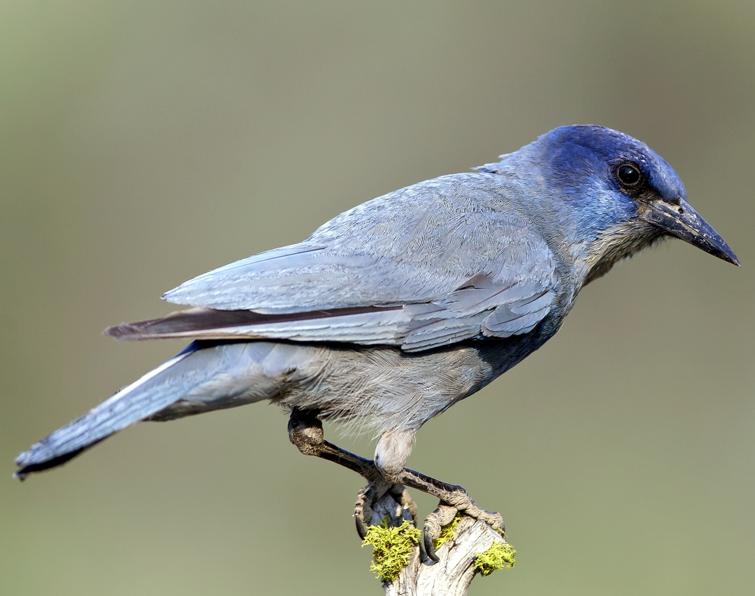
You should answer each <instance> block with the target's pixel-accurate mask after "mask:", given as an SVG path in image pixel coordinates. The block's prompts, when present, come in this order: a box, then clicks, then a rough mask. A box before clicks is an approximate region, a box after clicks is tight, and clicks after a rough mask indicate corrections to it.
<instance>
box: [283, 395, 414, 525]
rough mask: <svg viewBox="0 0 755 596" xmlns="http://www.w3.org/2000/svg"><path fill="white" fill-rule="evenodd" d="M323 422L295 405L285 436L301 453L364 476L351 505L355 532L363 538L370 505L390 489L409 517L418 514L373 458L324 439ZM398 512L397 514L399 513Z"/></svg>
mask: <svg viewBox="0 0 755 596" xmlns="http://www.w3.org/2000/svg"><path fill="white" fill-rule="evenodd" d="M324 437H325V433H324V432H323V428H322V422H321V421H320V419H319V418H318V417H317V415H316V414H315V413H314V412H311V411H306V410H300V409H297V408H294V409H293V410H292V411H291V417H290V418H289V421H288V438H289V440H290V441H291V442H292V443H293V444H294V445H295V446H296V448H297V449H298V450H299V451H300V452H301V453H303V454H304V455H313V456H315V457H320V458H322V459H326V460H328V461H332V462H334V463H337V464H339V465H341V466H344V467H345V468H348V469H349V470H352V471H353V472H356V473H357V474H359V475H361V476H363V477H364V478H365V479H366V480H367V481H368V484H367V486H365V487H364V488H363V489H362V490H360V491H359V494H358V495H357V502H356V505H355V506H354V519H355V523H356V527H357V533H358V534H359V536H360V538H364V536H365V534H366V532H367V526H368V525H369V524H370V523H371V520H372V517H373V510H372V507H373V505H374V504H375V503H376V502H377V501H379V500H380V498H381V497H383V496H384V495H385V494H386V492H390V493H391V496H392V497H393V499H394V501H395V502H396V503H398V504H399V506H400V509H401V510H402V512H406V513H407V514H408V515H409V516H410V517H411V519H414V517H415V516H416V514H417V507H416V505H415V504H414V502H413V501H412V499H411V497H410V496H409V493H408V492H407V491H406V489H404V487H403V486H400V485H395V484H391V483H390V482H388V481H386V479H385V478H384V477H383V475H382V474H381V473H380V471H379V470H378V468H377V467H375V464H374V462H373V461H372V460H369V459H366V458H364V457H360V456H359V455H357V454H355V453H351V452H350V451H347V450H346V449H342V448H341V447H338V446H337V445H334V444H333V443H330V442H328V441H326V440H325V438H324ZM402 516H403V515H399V516H398V517H402Z"/></svg>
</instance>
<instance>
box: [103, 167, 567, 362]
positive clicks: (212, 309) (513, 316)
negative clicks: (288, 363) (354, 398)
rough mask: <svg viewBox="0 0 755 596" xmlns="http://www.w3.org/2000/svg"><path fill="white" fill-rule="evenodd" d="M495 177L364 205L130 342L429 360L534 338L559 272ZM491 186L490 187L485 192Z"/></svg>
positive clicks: (193, 287) (228, 274) (222, 281)
mask: <svg viewBox="0 0 755 596" xmlns="http://www.w3.org/2000/svg"><path fill="white" fill-rule="evenodd" d="M489 181H490V178H489V175H488V174H458V175H454V176H446V177H442V178H439V179H436V180H431V181H428V182H425V183H420V184H417V185H414V186H412V187H408V188H406V189H403V190H401V191H397V192H396V193H393V194H391V195H386V196H385V197H381V198H378V199H374V200H373V201H369V202H367V203H364V204H362V205H360V206H358V207H356V208H354V209H352V210H350V211H347V212H345V213H343V214H341V215H340V216H338V217H336V218H335V219H333V220H331V221H330V222H328V223H327V224H325V225H324V226H322V227H321V228H320V229H318V230H317V231H316V232H315V233H314V234H313V235H312V236H311V237H310V238H309V239H307V240H306V241H304V242H302V243H300V244H294V245H291V246H286V247H282V248H278V249H274V250H271V251H268V252H264V253H261V254H259V255H254V256H251V257H248V258H246V259H242V260H240V261H237V262H235V263H231V264H230V265H226V266H224V267H220V268H219V269H215V270H214V271H210V272H209V273H205V274H203V275H200V276H198V277H196V278H194V279H192V280H189V281H187V282H185V283H183V284H181V285H180V286H178V287H177V288H175V289H173V290H171V291H169V292H167V293H166V294H165V295H164V298H165V299H166V300H168V301H170V302H174V303H178V304H185V305H189V306H193V307H196V308H193V309H189V310H186V311H181V312H178V313H173V314H171V315H168V316H167V317H164V318H162V319H156V320H152V321H142V322H139V323H130V324H123V325H118V326H115V327H112V328H110V329H109V330H108V331H107V333H109V334H110V335H113V336H116V337H120V338H124V339H146V338H153V337H186V338H205V339H235V338H238V339H242V338H270V339H286V340H293V341H307V342H342V343H353V344H363V345H374V344H382V345H395V346H400V347H401V348H402V349H403V350H405V351H420V350H428V349H433V348H437V347H440V346H444V345H449V344H452V343H455V342H459V341H464V340H466V339H470V338H484V337H508V336H511V335H517V334H522V333H527V332H529V331H531V330H532V329H533V328H534V327H535V326H536V325H538V324H539V323H540V321H542V320H543V318H545V317H546V316H547V315H548V313H549V312H550V311H551V309H552V308H553V305H554V304H555V302H556V300H557V297H558V277H557V275H556V261H555V259H554V257H553V255H552V253H551V251H550V248H549V247H548V245H547V244H546V242H545V240H544V239H543V238H542V236H541V235H540V234H539V233H538V231H537V229H536V228H534V226H533V225H532V224H531V222H530V221H529V220H528V219H527V217H525V216H524V215H523V214H522V212H521V209H520V208H516V209H515V208H506V200H505V199H506V197H505V195H502V194H501V191H500V189H495V190H491V189H490V188H489ZM486 185H487V186H486Z"/></svg>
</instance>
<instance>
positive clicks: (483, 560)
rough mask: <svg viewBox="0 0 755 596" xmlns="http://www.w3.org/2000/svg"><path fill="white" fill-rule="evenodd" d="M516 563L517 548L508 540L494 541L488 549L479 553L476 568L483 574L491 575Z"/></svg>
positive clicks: (475, 563)
mask: <svg viewBox="0 0 755 596" xmlns="http://www.w3.org/2000/svg"><path fill="white" fill-rule="evenodd" d="M515 563H516V550H515V549H514V547H513V546H511V545H510V544H508V543H507V542H498V541H496V542H494V543H493V544H492V545H491V546H490V548H489V549H488V550H486V551H485V552H483V553H480V554H479V555H477V557H476V558H475V561H474V568H475V569H476V570H477V571H479V572H480V573H481V574H482V575H490V574H491V573H493V572H494V571H498V570H499V569H503V568H504V567H513V566H514V564H515Z"/></svg>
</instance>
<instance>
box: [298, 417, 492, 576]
mask: <svg viewBox="0 0 755 596" xmlns="http://www.w3.org/2000/svg"><path fill="white" fill-rule="evenodd" d="M288 436H289V439H290V440H291V442H292V443H293V444H294V445H295V446H296V448H297V449H298V450H299V451H300V452H301V453H303V454H304V455H314V456H315V457H320V458H322V459H326V460H328V461H332V462H335V463H337V464H339V465H341V466H344V467H345V468H348V469H349V470H352V471H354V472H356V473H357V474H359V475H361V476H363V477H364V478H365V479H367V481H368V485H367V486H366V487H365V488H363V489H362V490H361V491H360V492H359V495H358V498H357V503H356V506H355V509H354V513H355V516H356V517H355V519H356V525H357V532H358V533H359V535H360V536H362V537H364V533H365V532H366V526H367V525H368V524H369V523H370V521H371V518H372V513H373V511H372V506H373V505H374V504H375V503H376V502H377V501H379V500H380V498H381V497H382V496H384V495H385V493H386V492H387V491H391V492H392V494H393V495H394V496H395V498H396V501H397V502H398V503H400V504H401V506H402V508H404V509H405V510H407V511H409V512H410V513H411V515H412V517H414V516H415V514H416V507H415V506H414V503H413V502H412V501H411V497H409V495H408V493H407V492H406V489H405V488H404V487H410V488H414V489H416V490H419V491H422V492H423V493H427V494H428V495H431V496H433V497H435V498H436V499H438V500H439V501H440V503H439V504H438V507H437V509H435V511H433V512H432V513H431V514H430V515H429V516H428V517H427V519H426V520H425V525H424V528H423V543H424V547H425V552H426V553H427V555H428V557H429V558H430V559H432V560H433V561H437V560H438V559H437V557H436V555H435V547H434V544H433V541H434V540H435V539H436V538H437V537H438V536H439V534H440V531H441V528H442V527H443V526H445V525H447V524H449V523H451V521H452V520H453V518H454V516H455V515H456V513H457V512H462V513H464V514H465V515H468V516H470V517H473V518H475V519H478V520H480V521H483V522H485V523H487V524H488V525H490V526H491V527H492V528H493V529H494V530H498V531H500V532H501V533H503V532H504V531H505V528H504V525H503V519H502V517H501V515H500V513H492V512H489V511H485V510H484V509H481V508H480V507H479V506H478V505H477V504H476V503H475V502H474V501H473V500H472V499H471V497H470V496H469V495H468V494H467V491H466V489H465V488H464V487H463V486H459V485H457V484H448V483H446V482H442V481H440V480H436V479H435V478H432V477H431V476H427V475H426V474H423V473H422V472H417V471H416V470H412V469H410V468H403V467H397V465H396V463H397V459H396V458H392V457H386V455H398V460H401V459H403V456H405V455H408V449H407V448H406V445H407V444H409V446H410V441H411V439H412V438H411V437H399V438H400V439H403V442H402V441H398V443H403V444H399V446H398V448H397V447H396V445H395V444H392V443H391V442H386V443H385V444H384V445H383V448H382V449H381V443H380V442H379V443H378V449H377V450H376V452H377V456H378V457H377V459H378V464H377V465H376V464H375V462H373V461H372V460H369V459H366V458H364V457H360V456H359V455H356V454H355V453H351V452H350V451H347V450H345V449H342V448H341V447H338V446H337V445H334V444H333V443H330V442H328V441H326V440H325V438H324V432H323V429H322V422H321V421H320V420H319V418H317V415H316V414H315V413H313V412H311V411H305V410H299V409H296V408H294V409H293V410H292V412H291V417H290V419H289V422H288ZM394 438H396V437H394ZM381 439H382V438H381ZM397 449H398V450H397ZM381 456H382V457H381Z"/></svg>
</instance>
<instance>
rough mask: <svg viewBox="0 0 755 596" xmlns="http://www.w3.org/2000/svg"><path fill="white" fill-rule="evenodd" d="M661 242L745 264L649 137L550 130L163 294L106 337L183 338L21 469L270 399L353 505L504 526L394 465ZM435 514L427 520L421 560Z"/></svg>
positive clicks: (455, 490)
mask: <svg viewBox="0 0 755 596" xmlns="http://www.w3.org/2000/svg"><path fill="white" fill-rule="evenodd" d="M670 236H674V237H676V238H681V239H682V240H685V241H686V242H689V243H690V244H692V245H694V246H697V247H698V248H701V249H702V250H704V251H706V252H708V253H710V254H712V255H715V256H717V257H720V258H721V259H724V260H725V261H728V262H730V263H733V264H735V265H738V261H737V257H736V256H735V255H734V252H733V251H732V250H731V248H729V246H728V245H727V244H726V242H725V241H724V240H723V239H722V238H721V236H719V235H718V233H716V231H715V230H714V229H713V228H712V227H711V226H710V225H709V224H708V223H706V222H705V220H703V219H702V217H701V216H700V215H699V214H698V213H697V212H696V211H695V209H694V208H693V207H692V206H691V205H690V204H689V203H688V202H687V193H686V191H685V188H684V185H683V184H682V182H681V180H680V179H679V177H678V176H677V175H676V173H675V172H674V170H673V169H672V168H671V166H670V165H669V164H668V163H666V161H665V160H664V159H663V158H662V157H661V156H659V155H658V154H657V153H655V152H654V151H653V150H652V149H650V148H649V147H648V146H647V145H645V144H644V143H642V142H640V141H638V140H636V139H634V138H632V137H630V136H628V135H626V134H623V133H621V132H617V131H615V130H611V129H608V128H604V127H601V126H594V125H575V126H563V127H560V128H556V129H554V130H552V131H550V132H548V133H546V134H545V135H543V136H541V137H539V138H538V139H537V140H535V141H534V142H532V143H530V144H528V145H526V146H524V147H522V148H521V149H519V150H518V151H515V152H513V153H509V154H507V155H503V156H501V158H500V160H499V161H497V162H494V163H489V164H486V165H483V166H480V167H478V168H476V171H474V172H468V173H460V174H452V175H448V176H441V177H439V178H435V179H433V180H428V181H425V182H420V183H418V184H414V185H412V186H409V187H407V188H404V189H401V190H397V191H395V192H392V193H389V194H387V195H385V196H382V197H379V198H376V199H373V200H371V201H368V202H366V203H363V204H361V205H359V206H357V207H354V208H353V209H351V210H349V211H346V212H345V213H342V214H340V215H338V216H337V217H335V218H334V219H332V220H331V221H329V222H327V223H325V224H324V225H323V226H321V227H320V228H319V229H317V230H316V231H315V232H314V233H313V234H312V235H311V236H310V237H309V238H307V239H306V240H304V241H303V242H300V243H298V244H294V245H291V246H286V247H283V248H277V249H273V250H270V251H268V252H264V253H262V254H259V255H254V256H251V257H248V258H246V259H242V260H240V261H237V262H235V263H231V264H230V265H226V266H224V267H220V268H219V269H216V270H214V271H211V272H209V273H205V274H204V275H200V276H199V277H196V278H194V279H192V280H190V281H187V282H185V283H183V284H181V285H180V286H178V287H177V288H175V289H174V290H171V291H169V292H167V293H166V294H165V296H164V298H165V299H166V300H168V301H169V302H173V303H176V304H182V305H188V306H191V307H192V308H190V309H188V310H183V311H179V312H176V313H173V314H170V315H168V316H166V317H163V318H160V319H154V320H148V321H142V322H138V323H131V324H121V325H117V326H115V327H112V328H110V329H108V330H107V333H108V334H109V335H111V336H113V337H117V338H120V339H150V338H168V337H170V338H187V339H191V340H193V343H191V344H190V345H189V346H188V347H187V348H186V349H185V350H184V351H182V352H181V353H180V354H178V355H177V356H176V357H174V358H172V359H171V360H169V361H167V362H166V363H164V364H163V365H161V366H160V367H158V368H157V369H155V370H153V371H152V372H150V373H148V374H146V375H145V376H143V377H142V378H141V379H139V380H138V381H136V382H134V383H133V384H131V385H129V386H128V387H126V388H125V389H122V390H121V391H119V392H118V393H116V394H115V395H114V396H113V397H111V398H110V399H108V400H107V401H105V402H103V403H102V404H100V405H98V406H96V407H95V408H94V409H92V410H91V411H90V412H88V413H87V414H85V415H84V416H82V417H80V418H78V419H76V420H74V421H73V422H71V423H70V424H68V425H66V426H64V427H62V428H60V429H58V430H56V431H55V432H53V433H52V434H50V435H49V436H47V437H46V438H44V439H42V440H41V441H39V442H37V443H35V444H34V445H33V446H32V447H31V448H30V449H29V450H28V451H26V452H24V453H22V454H21V455H20V456H19V457H18V459H17V465H18V466H19V469H18V471H17V472H16V475H17V476H18V477H19V478H23V477H25V476H26V475H28V474H30V473H32V472H37V471H40V470H44V469H47V468H51V467H53V466H56V465H58V464H61V463H63V462H65V461H67V460H69V459H71V458H72V457H74V456H75V455H77V454H79V453H80V452H82V451H83V450H85V449H87V448H88V447H91V446H92V445H94V444H96V443H98V442H99V441H102V440H103V439H105V438H107V437H108V436H110V435H111V434H113V433H115V432H117V431H119V430H122V429H123V428H125V427H127V426H129V425H131V424H133V423H135V422H137V421H141V420H170V419H174V418H179V417H182V416H187V415H191V414H198V413H202V412H208V411H211V410H217V409H220V408H230V407H235V406H240V405H244V404H248V403H253V402H257V401H262V400H269V401H271V402H273V403H276V404H278V405H280V406H281V407H283V408H284V409H285V410H286V411H287V412H289V413H290V421H289V437H290V439H291V441H292V442H293V443H294V444H295V445H296V446H297V447H298V448H299V449H300V451H302V452H303V453H305V454H308V455H315V456H318V457H322V458H325V459H328V460H331V461H335V462H337V463H339V464H341V465H344V466H346V467H348V468H350V469H352V470H354V471H356V472H358V473H360V474H362V475H363V476H364V477H365V478H367V480H368V481H369V482H370V487H371V488H370V489H369V490H366V491H364V492H363V493H360V495H361V501H360V503H359V504H358V505H359V509H358V511H359V512H360V513H362V514H363V513H364V511H365V509H366V508H368V507H369V502H365V500H369V499H374V498H375V496H376V495H377V494H379V493H380V490H382V491H383V492H384V491H385V490H386V487H392V486H406V487H410V488H415V489H418V490H420V491H424V492H427V493H429V494H431V495H433V496H435V497H436V498H438V499H439V500H440V501H441V503H444V504H446V505H452V507H448V506H444V508H443V511H444V512H445V513H444V514H443V515H446V516H447V513H448V511H449V509H451V510H453V511H454V512H455V511H456V510H463V511H464V512H465V513H467V514H468V515H471V516H472V517H476V518H478V519H481V520H483V521H486V522H487V523H490V524H491V525H493V526H494V527H499V528H500V527H501V523H502V521H501V518H500V516H499V515H498V514H493V513H488V512H486V511H483V510H482V509H480V508H479V507H478V506H477V505H476V504H475V503H474V501H472V500H471V499H470V498H469V496H468V495H467V493H466V491H465V490H464V489H463V488H461V487H459V486H455V485H450V484H446V483H444V482H441V481H439V480H435V479H433V478H430V477H428V476H425V475H423V474H420V473H418V472H415V471H413V470H410V469H408V468H406V467H405V464H406V460H407V458H408V457H409V454H410V451H411V449H412V446H413V444H414V437H415V433H416V431H417V430H418V429H419V428H420V427H421V426H422V425H423V424H424V423H425V422H427V421H428V420H430V419H431V418H433V417H434V416H436V415H438V414H440V413H441V412H443V411H445V410H446V409H448V408H449V407H450V406H451V405H453V404H454V403H456V402H457V401H459V400H461V399H464V398H465V397H468V396H469V395H472V394H473V393H475V392H477V391H479V390H480V389H481V388H482V387H484V386H485V385H487V384H488V383H490V382H491V381H492V380H494V379H495V378H497V377H498V376H499V375H501V374H503V373H504V372H506V371H507V370H508V369H510V368H511V367H513V366H514V365H516V364H517V363H519V362H520V361H521V360H522V359H523V358H525V357H527V356H528V355H530V354H531V353H532V352H534V351H535V350H537V349H538V348H539V347H540V346H542V345H543V344H544V343H545V342H546V341H547V340H548V339H550V338H551V337H553V335H554V334H555V333H556V332H557V331H558V329H559V327H560V326H561V323H562V322H563V320H564V317H566V315H567V314H568V313H569V311H570V310H571V308H572V306H573V304H574V301H575V299H576V297H577V295H578V294H579V292H580V290H581V289H582V288H583V287H584V286H585V285H586V284H588V283H590V282H591V281H593V280H594V279H596V278H598V277H600V276H602V275H604V274H605V273H606V272H607V271H608V270H609V269H610V268H611V267H612V266H613V265H614V263H616V262H617V261H618V260H620V259H622V258H624V257H627V256H629V255H631V254H633V253H635V252H637V251H638V250H640V249H642V248H644V247H646V246H649V245H651V244H653V243H654V242H656V241H658V240H661V239H663V238H666V237H670ZM322 420H333V421H339V422H345V423H348V424H351V425H353V426H355V427H356V428H358V429H371V430H372V431H374V432H375V433H376V435H377V436H378V437H379V438H378V441H377V446H376V449H375V455H374V460H367V459H363V458H360V457H358V456H356V455H354V454H351V453H349V452H347V451H345V450H342V449H340V448H339V447H337V446H335V445H333V444H331V443H329V442H326V441H324V439H323V431H322V423H321V421H322ZM380 487H382V488H380ZM439 515H440V513H439V510H436V511H435V512H433V514H431V517H430V518H428V521H427V522H426V530H427V531H426V532H425V540H424V543H425V546H426V549H427V551H428V555H429V556H430V557H431V558H432V557H434V551H433V548H432V544H433V538H434V537H435V536H436V535H437V527H438V525H439V524H438V523H437V521H438V519H437V518H438V516H439ZM432 516H435V518H433V517H432ZM357 521H358V524H357V525H358V529H359V530H360V532H364V520H363V519H361V518H360V516H358V517H357ZM431 522H432V523H431ZM434 528H435V529H434Z"/></svg>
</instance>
